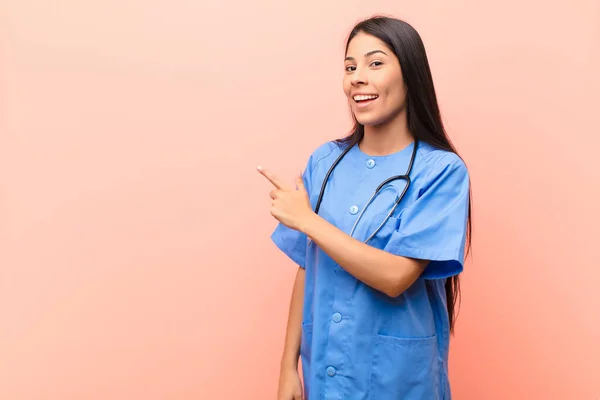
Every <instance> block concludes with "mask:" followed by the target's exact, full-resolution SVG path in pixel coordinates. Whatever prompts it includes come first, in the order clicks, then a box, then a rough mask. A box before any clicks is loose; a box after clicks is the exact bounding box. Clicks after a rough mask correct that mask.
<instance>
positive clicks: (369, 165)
mask: <svg viewBox="0 0 600 400" xmlns="http://www.w3.org/2000/svg"><path fill="white" fill-rule="evenodd" d="M366 164H367V168H369V169H370V168H373V167H374V166H375V160H373V159H369V160H367V162H366Z"/></svg>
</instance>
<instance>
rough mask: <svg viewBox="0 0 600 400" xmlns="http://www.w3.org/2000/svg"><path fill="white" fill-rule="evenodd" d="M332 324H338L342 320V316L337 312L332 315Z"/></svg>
mask: <svg viewBox="0 0 600 400" xmlns="http://www.w3.org/2000/svg"><path fill="white" fill-rule="evenodd" d="M332 319H333V322H335V323H336V324H337V323H338V322H340V321H341V320H342V314H340V313H339V312H336V313H335V314H333V318H332Z"/></svg>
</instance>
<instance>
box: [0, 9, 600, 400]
mask: <svg viewBox="0 0 600 400" xmlns="http://www.w3.org/2000/svg"><path fill="white" fill-rule="evenodd" d="M0 4H1V12H0V22H1V24H0V26H1V29H2V31H1V32H0V33H1V35H0V37H1V42H0V56H1V58H0V62H1V64H0V79H1V81H0V84H1V87H0V102H1V103H0V107H1V108H0V110H1V115H0V117H1V119H0V121H1V122H0V123H1V125H0V135H1V136H0V139H1V142H0V167H1V169H0V171H1V175H0V179H1V180H0V184H1V186H0V190H1V192H0V217H1V223H0V246H1V247H0V263H1V264H0V267H1V269H0V273H1V275H0V313H1V314H0V317H1V318H0V398H1V399H5V400H75V399H77V400H81V399H86V400H100V399H103V400H105V399H111V400H125V399H127V400H130V399H144V400H154V399H161V400H162V399H177V400H191V399H250V400H253V399H257V400H258V399H261V400H263V399H273V398H274V395H275V391H276V386H277V374H278V366H279V357H280V354H281V348H282V346H283V334H284V329H285V321H286V318H287V308H288V302H289V295H290V290H291V285H292V279H293V276H294V273H295V266H294V265H292V263H291V262H290V261H289V260H287V259H286V258H285V257H284V256H283V255H282V254H281V253H279V252H278V251H277V250H276V248H275V247H274V245H272V244H271V242H270V240H269V235H270V233H271V231H272V229H273V228H274V226H275V221H274V220H273V219H272V218H271V217H270V215H269V204H270V201H269V200H270V199H269V197H268V192H269V190H270V186H269V184H268V182H267V181H266V180H265V179H264V178H263V177H261V176H260V175H259V174H258V173H257V172H256V171H255V166H256V165H257V164H261V165H263V166H265V167H267V168H271V169H273V170H274V171H275V172H276V173H278V174H279V175H280V176H281V177H282V178H285V179H289V180H290V182H292V179H293V178H294V177H295V176H296V174H297V173H298V172H299V171H300V170H301V169H302V168H303V167H304V163H305V162H306V160H307V158H308V156H309V154H310V152H311V151H312V150H314V148H315V147H316V146H318V145H319V144H321V143H323V142H324V141H327V140H331V139H335V138H338V137H341V136H343V135H345V134H346V133H347V132H348V130H349V128H350V119H349V115H348V110H347V106H346V103H345V98H344V96H343V93H342V89H341V81H342V76H343V46H344V39H345V37H346V35H347V34H348V31H349V29H350V28H351V27H352V25H353V23H354V22H356V21H357V20H358V19H362V18H364V17H368V16H370V15H372V14H376V13H384V14H391V15H394V16H397V17H401V18H404V19H406V20H407V21H409V22H410V23H412V24H413V25H414V26H415V27H416V28H417V29H418V30H419V31H420V32H421V34H422V37H423V39H424V41H425V43H426V47H427V50H428V54H429V58H430V62H431V66H432V69H433V74H434V78H435V83H436V89H437V91H438V95H439V99H440V102H441V105H442V110H443V114H444V120H445V122H446V124H447V128H448V131H449V133H450V135H451V137H452V139H453V140H454V142H455V144H456V145H457V146H458V148H459V150H460V152H461V155H462V156H463V157H464V158H465V160H466V162H467V164H468V166H469V168H470V171H471V177H472V184H473V194H474V198H473V200H474V243H473V244H474V247H473V253H472V257H471V258H470V259H469V260H468V264H467V266H466V270H465V273H464V276H463V281H462V282H463V302H462V307H461V314H460V316H459V319H458V327H457V332H456V333H457V334H456V337H455V338H454V340H453V343H452V355H451V380H452V386H453V390H454V395H455V398H456V399H458V400H481V399H486V400H501V399H502V400H506V399H511V400H520V399H545V400H549V399H557V400H558V399H560V400H565V399H569V400H595V399H598V398H600V380H599V379H598V378H599V377H600V367H599V366H598V360H599V359H600V345H599V344H598V342H599V339H600V311H599V310H600V291H599V290H598V282H599V281H600V268H599V267H598V258H597V251H598V248H599V244H600V240H599V238H600V232H599V226H600V221H599V219H600V218H599V212H598V205H599V204H600V203H599V201H598V196H599V194H600V179H599V177H598V171H599V161H598V159H599V157H598V149H599V145H600V140H599V138H598V137H599V136H600V135H599V134H600V129H599V126H600V118H599V114H600V112H599V110H598V106H599V104H600V96H599V92H600V80H599V78H598V75H599V74H598V71H600V56H599V55H600V38H599V37H600V28H599V24H600V17H599V15H600V4H599V3H598V1H596V0H587V1H586V0H579V1H574V2H566V1H556V2H547V1H541V0H535V1H521V0H519V1H517V0H508V1H486V2H482V1H475V0H471V1H452V2H449V1H441V0H427V1H423V0H420V1H404V2H401V1H394V2H392V1H384V0H379V1H375V0H370V1H368V2H366V1H359V0H346V1H343V2H341V1H320V0H319V1H318V0H304V1H301V2H293V3H292V2H286V1H280V0H261V1H237V2H221V1H216V0H210V1H185V0H170V1H166V0H144V1H141V0H118V1H117V0H110V1H106V0H104V1H99V0H88V1H74V0H71V1H68V0H59V1H42V0H29V1H23V0H4V1H3V2H2V3H0Z"/></svg>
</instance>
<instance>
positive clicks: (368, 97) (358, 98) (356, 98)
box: [354, 94, 379, 101]
mask: <svg viewBox="0 0 600 400" xmlns="http://www.w3.org/2000/svg"><path fill="white" fill-rule="evenodd" d="M377 97H379V96H377V95H373V94H363V95H356V96H354V101H364V100H373V99H376V98H377Z"/></svg>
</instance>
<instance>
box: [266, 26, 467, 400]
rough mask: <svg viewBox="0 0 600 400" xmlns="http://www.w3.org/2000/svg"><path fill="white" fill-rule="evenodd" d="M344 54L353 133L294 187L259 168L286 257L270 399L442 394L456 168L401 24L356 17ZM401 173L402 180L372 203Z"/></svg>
mask: <svg viewBox="0 0 600 400" xmlns="http://www.w3.org/2000/svg"><path fill="white" fill-rule="evenodd" d="M345 57H346V58H345V75H344V81H343V86H344V91H345V93H346V96H347V97H348V102H349V104H350V108H351V111H352V115H353V117H354V119H355V127H354V130H353V132H352V134H351V135H350V136H348V137H346V138H344V139H341V140H337V141H334V142H329V143H325V144H324V145H322V146H320V147H319V148H317V149H316V150H315V151H314V153H313V154H312V155H311V157H310V158H309V161H308V165H307V167H306V170H305V171H304V173H303V175H302V177H299V178H298V180H297V182H296V185H295V187H288V186H287V185H285V184H284V183H282V182H281V181H280V180H279V179H278V178H277V177H275V176H274V175H273V174H272V173H271V172H269V171H267V170H264V169H262V168H260V167H259V168H258V169H259V171H260V172H261V173H262V174H263V175H264V176H265V177H266V178H267V179H269V180H270V181H271V182H272V183H273V185H274V186H275V190H273V191H272V192H271V198H272V199H273V202H272V207H271V214H272V215H273V216H274V217H275V218H276V219H277V220H278V221H279V222H280V223H279V225H278V226H277V228H276V229H275V231H274V233H273V235H272V240H273V241H274V243H275V244H276V245H277V246H278V247H279V248H280V249H281V251H283V252H284V253H285V254H287V255H288V256H289V257H290V258H291V259H292V260H293V261H294V262H295V263H297V264H298V265H299V269H298V272H297V276H296V281H295V285H294V289H293V293H292V301H291V306H290V314H289V322H288V327H287V333H286V341H285V348H284V354H283V358H282V363H281V375H280V382H279V399H280V400H291V399H300V398H303V397H302V395H303V396H304V398H307V399H310V400H312V399H322V398H323V399H344V400H350V399H373V400H387V399H394V400H396V399H398V400H412V399H415V400H436V399H450V398H451V394H450V385H449V380H448V347H449V338H450V333H451V332H452V331H453V325H454V306H455V301H456V297H457V295H458V292H457V291H458V274H459V273H460V272H461V271H462V269H463V260H464V255H465V248H466V247H467V246H465V245H466V242H467V239H468V238H469V237H470V225H471V224H470V208H471V207H470V196H469V193H470V184H469V175H468V171H467V168H466V166H465V164H464V163H463V161H462V160H461V158H460V157H459V156H458V155H457V154H456V151H455V150H454V148H453V147H452V145H451V143H450V140H449V139H448V137H447V136H446V133H445V132H444V128H443V125H442V121H441V118H440V112H439V109H438V103H437V100H436V96H435V90H434V85H433V82H432V77H431V72H430V69H429V65H428V61H427V56H426V53H425V48H424V46H423V43H422V41H421V39H420V37H419V34H418V33H417V32H416V31H415V30H414V29H413V28H412V27H411V26H410V25H408V24H407V23H405V22H403V21H400V20H397V19H392V18H383V17H377V18H371V19H368V20H365V21H363V22H361V23H359V24H358V25H356V26H355V27H354V29H353V30H352V32H351V33H350V35H349V38H348V41H347V44H346V54H345ZM345 150H347V152H346V153H345V154H344V155H343V157H342V158H341V159H339V157H340V155H342V153H344V151H345ZM415 150H416V151H415ZM413 157H414V158H413ZM336 160H338V162H337V164H336V165H335V166H334V163H335V162H336ZM332 166H334V168H333V170H332V171H331V172H330V174H328V172H329V171H330V169H331V167H332ZM407 170H408V171H409V174H408V175H409V178H408V179H406V178H402V179H396V180H393V181H391V182H389V183H387V184H384V185H383V187H382V188H381V190H380V191H379V192H378V193H377V195H376V196H375V197H374V198H371V196H372V195H373V193H374V192H375V191H376V189H377V187H378V186H379V185H380V184H381V183H382V182H384V181H385V180H386V179H388V178H390V177H392V176H397V175H403V174H405V172H406V171H407ZM408 182H410V184H409V185H408V187H407V183H408ZM323 183H326V185H325V188H324V189H323V190H322V185H323ZM321 192H322V193H321ZM321 194H322V199H321V200H322V201H321V202H320V204H317V203H319V197H320V195H321ZM398 199H400V202H399V203H398V205H397V207H396V208H395V209H394V208H393V207H394V204H395V202H396V201H397V200H398ZM370 200H371V201H370ZM392 209H393V212H392V213H391V215H389V218H387V219H386V217H387V216H388V214H389V213H390V211H391V210H392ZM382 223H383V224H382ZM373 233H375V234H374V235H373ZM365 241H366V243H365ZM299 356H301V360H302V372H303V379H304V391H303V390H302V386H301V381H300V377H299V372H298V358H299Z"/></svg>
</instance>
